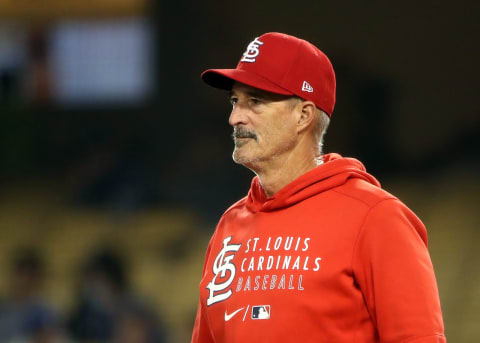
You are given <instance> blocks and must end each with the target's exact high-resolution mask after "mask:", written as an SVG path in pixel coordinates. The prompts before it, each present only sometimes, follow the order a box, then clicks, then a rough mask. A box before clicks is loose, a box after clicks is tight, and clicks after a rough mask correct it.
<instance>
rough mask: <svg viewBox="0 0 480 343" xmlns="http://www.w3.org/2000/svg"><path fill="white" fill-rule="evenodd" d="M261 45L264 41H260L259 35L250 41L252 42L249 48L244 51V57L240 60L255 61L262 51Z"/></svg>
mask: <svg viewBox="0 0 480 343" xmlns="http://www.w3.org/2000/svg"><path fill="white" fill-rule="evenodd" d="M260 45H263V42H260V41H259V40H258V37H257V38H255V39H254V40H253V41H252V42H250V44H248V47H247V50H246V51H245V52H244V53H243V57H242V59H241V60H240V62H250V63H253V62H255V60H256V58H257V56H258V54H259V53H260V51H259V50H258V48H259V47H260Z"/></svg>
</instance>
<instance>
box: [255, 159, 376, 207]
mask: <svg viewBox="0 0 480 343" xmlns="http://www.w3.org/2000/svg"><path fill="white" fill-rule="evenodd" d="M323 160H324V163H323V164H321V165H319V166H318V167H316V168H315V169H312V170H310V171H309V172H307V173H305V174H303V175H302V176H300V177H298V178H297V179H295V180H293V181H292V182H290V183H289V184H288V185H286V186H285V187H283V188H282V189H281V190H279V191H278V192H277V193H275V194H274V195H273V196H271V197H269V198H267V196H266V195H265V192H264V191H263V188H262V185H261V184H260V180H259V178H258V176H256V177H254V178H253V180H252V185H251V188H250V191H249V192H248V195H247V203H246V205H247V208H248V209H250V210H251V211H253V212H259V211H261V212H269V211H274V210H277V209H280V208H284V207H288V206H292V205H294V204H296V203H297V202H300V201H302V200H305V199H307V198H310V197H312V196H314V195H317V194H319V193H322V192H325V191H328V190H329V189H332V188H335V187H338V186H341V185H343V184H345V183H346V182H347V181H348V180H349V179H352V178H356V179H362V180H364V181H366V182H368V183H371V184H372V185H374V186H377V187H380V183H379V182H378V181H377V179H375V178H374V177H373V176H372V175H370V174H368V173H367V172H366V169H365V167H364V166H363V164H362V163H361V162H360V161H358V160H356V159H354V158H345V157H342V156H340V155H339V154H327V155H325V156H324V159H323Z"/></svg>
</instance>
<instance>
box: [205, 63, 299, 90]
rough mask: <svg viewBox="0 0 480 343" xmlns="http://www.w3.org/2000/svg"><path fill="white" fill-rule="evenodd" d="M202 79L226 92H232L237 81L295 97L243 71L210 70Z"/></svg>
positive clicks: (263, 79)
mask: <svg viewBox="0 0 480 343" xmlns="http://www.w3.org/2000/svg"><path fill="white" fill-rule="evenodd" d="M200 77H201V78H202V80H203V81H204V82H205V83H206V84H208V85H210V86H212V87H215V88H219V89H224V90H232V86H233V82H234V81H237V82H241V83H243V84H246V85H248V86H251V87H254V88H258V89H262V90H264V91H267V92H271V93H276V94H283V95H293V93H292V92H290V91H288V90H286V89H284V88H282V87H280V86H277V85H276V84H274V83H273V82H271V81H269V80H267V79H265V78H263V77H261V76H258V75H257V74H254V73H251V72H248V71H246V70H241V69H208V70H206V71H204V72H203V73H202V74H201V76H200Z"/></svg>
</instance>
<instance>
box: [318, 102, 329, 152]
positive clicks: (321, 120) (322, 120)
mask: <svg viewBox="0 0 480 343" xmlns="http://www.w3.org/2000/svg"><path fill="white" fill-rule="evenodd" d="M317 112H318V118H317V122H316V123H315V140H316V142H317V145H318V150H317V154H318V157H320V156H322V155H323V142H324V139H325V134H326V133H327V128H328V125H330V117H329V116H328V114H326V113H325V112H324V111H322V110H321V109H318V111H317Z"/></svg>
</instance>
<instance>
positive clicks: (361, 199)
mask: <svg viewBox="0 0 480 343" xmlns="http://www.w3.org/2000/svg"><path fill="white" fill-rule="evenodd" d="M333 191H334V192H336V193H337V194H340V195H341V196H344V197H348V198H350V199H353V200H354V201H356V202H358V203H363V204H364V205H366V206H367V207H368V208H370V207H373V206H375V205H376V204H378V203H379V202H381V201H383V200H387V199H397V197H395V196H394V195H392V194H391V193H389V192H387V191H386V190H384V189H382V188H380V187H377V186H375V185H372V184H371V183H369V182H367V181H365V180H362V179H350V180H349V181H348V182H346V183H345V184H343V185H341V186H339V187H336V188H334V189H333ZM397 200H398V199H397Z"/></svg>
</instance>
